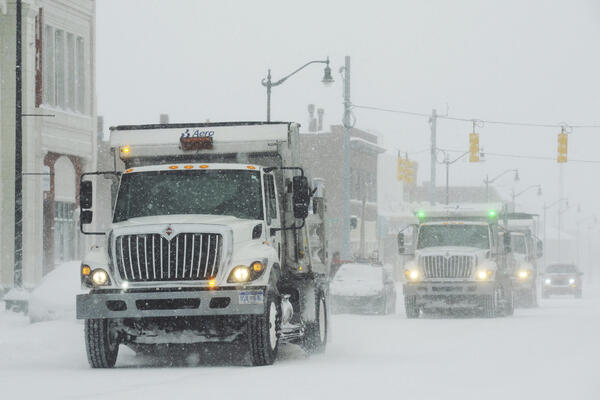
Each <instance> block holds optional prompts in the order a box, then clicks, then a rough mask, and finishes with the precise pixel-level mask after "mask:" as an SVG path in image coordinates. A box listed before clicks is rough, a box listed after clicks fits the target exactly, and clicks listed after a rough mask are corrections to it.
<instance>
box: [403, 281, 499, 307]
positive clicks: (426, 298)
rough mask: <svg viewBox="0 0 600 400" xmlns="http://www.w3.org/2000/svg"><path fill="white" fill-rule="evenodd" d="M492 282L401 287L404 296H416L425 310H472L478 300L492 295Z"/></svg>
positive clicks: (476, 305)
mask: <svg viewBox="0 0 600 400" xmlns="http://www.w3.org/2000/svg"><path fill="white" fill-rule="evenodd" d="M494 286H495V283H494V282H471V281H469V282H418V283H405V284H404V285H403V291H404V296H416V303H417V305H418V306H421V307H426V308H465V307H468V308H473V307H478V306H479V305H480V301H479V298H480V296H484V295H492V294H493V293H494Z"/></svg>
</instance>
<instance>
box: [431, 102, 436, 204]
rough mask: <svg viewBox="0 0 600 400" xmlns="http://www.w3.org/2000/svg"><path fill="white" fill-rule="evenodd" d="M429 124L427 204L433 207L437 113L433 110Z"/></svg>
mask: <svg viewBox="0 0 600 400" xmlns="http://www.w3.org/2000/svg"><path fill="white" fill-rule="evenodd" d="M429 123H430V124H431V154H430V164H431V178H430V182H429V202H430V203H431V205H435V201H436V199H435V197H436V196H435V187H436V182H435V172H436V171H435V169H436V163H437V136H436V135H437V133H436V126H437V111H436V110H435V108H434V109H433V110H432V111H431V117H430V118H429Z"/></svg>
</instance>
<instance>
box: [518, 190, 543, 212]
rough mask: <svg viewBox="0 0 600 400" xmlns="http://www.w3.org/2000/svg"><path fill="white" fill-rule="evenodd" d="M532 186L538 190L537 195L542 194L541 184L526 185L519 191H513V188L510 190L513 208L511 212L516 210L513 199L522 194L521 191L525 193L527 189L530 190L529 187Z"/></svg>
mask: <svg viewBox="0 0 600 400" xmlns="http://www.w3.org/2000/svg"><path fill="white" fill-rule="evenodd" d="M533 188H537V190H538V192H537V195H538V196H541V195H542V185H531V186H528V187H527V188H525V189H523V190H521V191H520V192H519V193H515V191H514V190H513V191H512V192H511V195H512V209H513V212H515V211H516V204H515V199H516V198H517V197H519V196H520V195H522V194H523V193H525V192H528V191H529V190H531V189H533Z"/></svg>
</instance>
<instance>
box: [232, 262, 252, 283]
mask: <svg viewBox="0 0 600 400" xmlns="http://www.w3.org/2000/svg"><path fill="white" fill-rule="evenodd" d="M231 277H232V278H233V280H234V281H236V282H247V281H248V279H249V278H250V269H249V268H248V267H246V266H245V265H240V266H237V267H235V268H234V269H233V271H231Z"/></svg>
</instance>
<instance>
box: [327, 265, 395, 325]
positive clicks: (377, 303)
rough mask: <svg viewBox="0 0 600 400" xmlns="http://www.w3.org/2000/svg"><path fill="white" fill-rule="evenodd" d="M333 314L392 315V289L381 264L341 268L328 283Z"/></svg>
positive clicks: (393, 298) (393, 307) (392, 282)
mask: <svg viewBox="0 0 600 400" xmlns="http://www.w3.org/2000/svg"><path fill="white" fill-rule="evenodd" d="M330 293H331V300H332V306H333V311H334V312H337V313H344V312H349V313H377V314H394V313H395V312H396V288H395V286H394V281H393V280H392V279H391V277H390V275H389V273H388V272H387V271H386V270H385V269H384V267H383V266H382V265H381V264H367V263H365V264H362V263H360V264H359V263H356V264H343V265H342V266H341V267H340V269H339V270H338V271H337V273H336V274H335V276H334V277H333V280H332V282H331V292H330Z"/></svg>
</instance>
